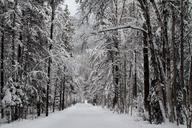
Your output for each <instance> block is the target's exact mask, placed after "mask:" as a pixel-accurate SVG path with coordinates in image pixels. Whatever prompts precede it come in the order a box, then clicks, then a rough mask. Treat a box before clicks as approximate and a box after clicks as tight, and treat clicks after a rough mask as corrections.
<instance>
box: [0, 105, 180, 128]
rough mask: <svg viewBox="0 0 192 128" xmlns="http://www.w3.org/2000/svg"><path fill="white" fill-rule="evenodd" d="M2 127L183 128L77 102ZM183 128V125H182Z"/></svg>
mask: <svg viewBox="0 0 192 128" xmlns="http://www.w3.org/2000/svg"><path fill="white" fill-rule="evenodd" d="M0 128H181V127H177V126H176V125H173V124H163V125H150V124H148V123H147V122H143V121H141V120H140V121H139V120H138V119H136V118H133V117H130V116H127V115H119V114H114V113H113V112H110V111H109V110H106V109H103V108H101V107H95V106H92V105H90V104H77V105H75V106H73V107H70V108H68V109H66V110H64V111H62V112H56V113H54V114H51V115H50V116H49V117H47V118H39V119H35V120H25V121H20V122H14V123H11V124H6V125H3V126H0ZM182 128H183V127H182Z"/></svg>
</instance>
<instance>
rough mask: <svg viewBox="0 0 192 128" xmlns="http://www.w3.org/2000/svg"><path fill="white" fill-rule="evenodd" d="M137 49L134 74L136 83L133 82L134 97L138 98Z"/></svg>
mask: <svg viewBox="0 0 192 128" xmlns="http://www.w3.org/2000/svg"><path fill="white" fill-rule="evenodd" d="M137 91H138V89H137V51H136V50H135V76H134V84H133V97H134V98H137Z"/></svg>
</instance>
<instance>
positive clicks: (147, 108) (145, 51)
mask: <svg viewBox="0 0 192 128" xmlns="http://www.w3.org/2000/svg"><path fill="white" fill-rule="evenodd" d="M143 28H144V29H146V25H144V26H143ZM143 46H144V48H143V58H144V107H145V111H147V112H148V116H149V122H150V123H151V109H150V101H149V86H150V84H149V55H148V41H147V33H146V32H143Z"/></svg>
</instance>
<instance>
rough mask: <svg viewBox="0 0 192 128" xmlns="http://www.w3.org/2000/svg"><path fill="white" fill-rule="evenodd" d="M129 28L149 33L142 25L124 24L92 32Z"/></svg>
mask: <svg viewBox="0 0 192 128" xmlns="http://www.w3.org/2000/svg"><path fill="white" fill-rule="evenodd" d="M128 28H131V29H135V30H139V31H142V32H146V33H147V30H145V29H143V28H141V27H137V26H133V25H124V26H117V27H112V28H107V29H103V30H100V31H97V32H93V33H92V34H98V33H103V32H109V31H114V30H120V29H128Z"/></svg>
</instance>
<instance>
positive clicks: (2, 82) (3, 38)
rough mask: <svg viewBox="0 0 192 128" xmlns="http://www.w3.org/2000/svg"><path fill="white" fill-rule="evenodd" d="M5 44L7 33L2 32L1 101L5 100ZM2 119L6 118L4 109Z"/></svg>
mask: <svg viewBox="0 0 192 128" xmlns="http://www.w3.org/2000/svg"><path fill="white" fill-rule="evenodd" d="M4 43H5V33H4V31H2V37H1V101H2V99H3V88H4ZM1 118H4V109H3V107H2V108H1Z"/></svg>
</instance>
